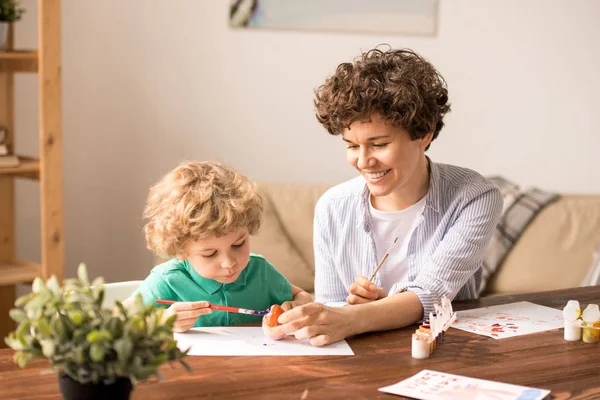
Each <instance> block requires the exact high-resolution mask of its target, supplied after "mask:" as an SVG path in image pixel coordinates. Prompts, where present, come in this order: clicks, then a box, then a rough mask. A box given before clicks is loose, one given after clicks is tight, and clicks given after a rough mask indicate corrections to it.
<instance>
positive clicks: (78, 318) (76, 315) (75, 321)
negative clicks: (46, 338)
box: [67, 310, 83, 326]
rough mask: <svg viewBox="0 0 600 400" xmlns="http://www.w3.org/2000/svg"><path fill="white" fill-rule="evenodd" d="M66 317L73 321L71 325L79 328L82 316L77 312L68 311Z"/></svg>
mask: <svg viewBox="0 0 600 400" xmlns="http://www.w3.org/2000/svg"><path fill="white" fill-rule="evenodd" d="M67 315H68V316H69V318H70V319H71V321H73V324H74V325H75V326H79V325H81V323H82V322H83V314H82V313H81V311H79V310H75V311H70V312H68V313H67Z"/></svg>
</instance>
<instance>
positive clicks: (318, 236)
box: [313, 197, 348, 303]
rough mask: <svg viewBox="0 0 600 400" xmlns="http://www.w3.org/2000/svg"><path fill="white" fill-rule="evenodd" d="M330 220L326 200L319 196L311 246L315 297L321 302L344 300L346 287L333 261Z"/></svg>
mask: <svg viewBox="0 0 600 400" xmlns="http://www.w3.org/2000/svg"><path fill="white" fill-rule="evenodd" d="M331 224H332V222H331V219H330V218H329V214H328V200H327V198H326V197H321V198H320V199H319V201H318V202H317V205H316V206H315V217H314V223H313V248H314V253H315V298H316V300H317V301H319V302H321V303H328V302H339V301H345V300H346V296H347V295H348V293H347V291H346V287H345V286H344V284H343V283H342V281H341V280H340V278H339V275H338V272H337V271H336V267H337V266H336V265H335V264H334V262H333V257H332V254H333V252H334V249H333V244H332V242H331V240H332V236H333V234H332V226H331Z"/></svg>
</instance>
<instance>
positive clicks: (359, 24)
mask: <svg viewBox="0 0 600 400" xmlns="http://www.w3.org/2000/svg"><path fill="white" fill-rule="evenodd" d="M437 15H438V0H230V13H229V24H230V26H231V27H232V28H238V29H275V30H295V31H320V32H342V33H343V32H345V33H372V34H396V35H416V36H434V35H435V34H436V33H437Z"/></svg>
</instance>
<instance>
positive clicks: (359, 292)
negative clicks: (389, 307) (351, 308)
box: [346, 276, 387, 304]
mask: <svg viewBox="0 0 600 400" xmlns="http://www.w3.org/2000/svg"><path fill="white" fill-rule="evenodd" d="M348 294H349V296H348V297H346V302H347V303H348V304H364V303H369V302H371V301H375V300H379V299H383V298H384V297H386V296H387V293H386V292H385V290H383V288H378V287H377V286H375V284H374V283H373V282H371V281H370V280H368V279H367V278H365V277H364V276H357V277H356V279H355V280H354V283H353V284H352V285H350V287H349V288H348Z"/></svg>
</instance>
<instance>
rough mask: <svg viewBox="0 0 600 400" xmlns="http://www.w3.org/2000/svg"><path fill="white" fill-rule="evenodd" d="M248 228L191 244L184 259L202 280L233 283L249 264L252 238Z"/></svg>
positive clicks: (189, 243) (187, 246)
mask: <svg viewBox="0 0 600 400" xmlns="http://www.w3.org/2000/svg"><path fill="white" fill-rule="evenodd" d="M249 236H250V235H249V233H248V228H247V227H244V228H238V229H236V230H235V231H233V232H231V233H229V234H227V235H226V236H221V237H216V236H209V237H206V238H203V239H198V240H195V241H189V242H188V243H186V245H185V246H184V252H185V254H184V256H185V257H187V260H188V261H189V263H190V264H191V265H192V267H194V269H195V270H196V272H198V273H199V274H200V275H201V276H202V277H204V278H207V279H214V280H215V281H217V282H220V283H232V282H234V281H235V280H236V279H237V278H238V277H239V276H240V273H241V272H242V271H243V270H244V268H246V265H248V260H249V258H250V244H249V241H250V237H249Z"/></svg>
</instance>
